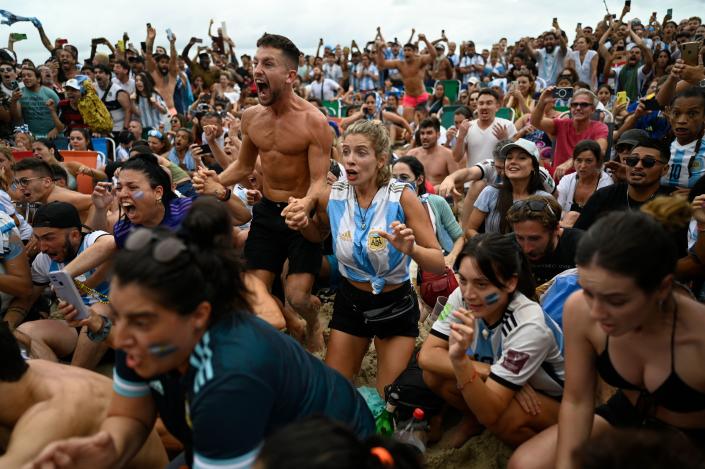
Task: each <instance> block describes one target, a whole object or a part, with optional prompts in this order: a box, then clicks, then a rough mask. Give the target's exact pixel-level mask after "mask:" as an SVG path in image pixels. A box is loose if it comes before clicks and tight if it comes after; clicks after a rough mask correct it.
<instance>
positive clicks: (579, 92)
mask: <svg viewBox="0 0 705 469" xmlns="http://www.w3.org/2000/svg"><path fill="white" fill-rule="evenodd" d="M582 94H584V95H585V96H588V97H589V98H590V100H591V101H592V105H593V106H597V101H598V99H597V95H596V94H595V93H593V92H592V91H590V90H586V89H585V88H580V89H579V90H575V93H573V99H575V98H577V97H578V96H580V95H582ZM571 101H572V100H571Z"/></svg>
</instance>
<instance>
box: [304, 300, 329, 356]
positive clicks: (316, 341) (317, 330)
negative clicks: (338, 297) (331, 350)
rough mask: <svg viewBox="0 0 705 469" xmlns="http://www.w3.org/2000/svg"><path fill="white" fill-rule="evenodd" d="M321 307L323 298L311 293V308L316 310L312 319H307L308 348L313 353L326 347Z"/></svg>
mask: <svg viewBox="0 0 705 469" xmlns="http://www.w3.org/2000/svg"><path fill="white" fill-rule="evenodd" d="M320 308H321V300H320V299H319V298H318V297H317V296H316V295H311V309H312V310H313V311H314V316H313V317H312V318H311V320H310V321H306V350H308V351H309V352H311V353H318V352H322V351H323V348H324V347H325V342H324V340H323V326H321V321H320V319H319V318H318V311H319V310H320Z"/></svg>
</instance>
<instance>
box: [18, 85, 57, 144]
mask: <svg viewBox="0 0 705 469" xmlns="http://www.w3.org/2000/svg"><path fill="white" fill-rule="evenodd" d="M49 99H53V100H54V108H55V109H58V105H59V95H57V94H56V93H55V92H54V90H50V89H49V88H47V87H46V86H42V87H40V88H39V91H36V92H34V91H30V90H28V89H27V88H24V89H23V90H22V97H21V98H20V105H21V106H22V119H24V122H25V124H27V125H28V126H29V130H30V132H32V134H33V135H34V136H35V137H37V138H41V137H46V135H47V134H48V133H49V131H50V130H51V129H53V128H54V121H53V120H51V113H50V112H49V109H48V108H47V105H46V102H47V100H49Z"/></svg>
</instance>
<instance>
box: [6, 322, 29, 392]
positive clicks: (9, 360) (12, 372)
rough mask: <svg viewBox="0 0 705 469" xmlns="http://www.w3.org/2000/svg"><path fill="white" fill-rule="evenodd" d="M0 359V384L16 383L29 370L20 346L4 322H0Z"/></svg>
mask: <svg viewBox="0 0 705 469" xmlns="http://www.w3.org/2000/svg"><path fill="white" fill-rule="evenodd" d="M0 357H2V360H0V382H6V383H7V382H10V383H13V382H17V381H19V380H20V379H21V378H22V376H23V375H24V374H25V372H26V371H27V370H28V369H29V365H27V362H26V361H25V360H24V359H23V358H22V354H21V353H20V346H19V345H18V344H17V340H15V336H14V335H12V332H11V331H10V326H9V325H8V324H7V323H6V322H5V321H0Z"/></svg>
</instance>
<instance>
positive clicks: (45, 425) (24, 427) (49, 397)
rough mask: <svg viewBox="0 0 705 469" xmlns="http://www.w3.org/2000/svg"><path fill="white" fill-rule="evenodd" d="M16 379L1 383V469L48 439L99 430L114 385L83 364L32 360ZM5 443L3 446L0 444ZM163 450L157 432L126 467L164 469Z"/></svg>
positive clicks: (35, 451) (19, 460)
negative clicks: (5, 432)
mask: <svg viewBox="0 0 705 469" xmlns="http://www.w3.org/2000/svg"><path fill="white" fill-rule="evenodd" d="M28 364H29V370H27V371H26V372H25V374H24V375H23V376H22V378H21V379H20V380H19V381H17V382H0V392H1V393H2V396H3V400H6V402H12V403H13V405H11V406H10V405H4V406H0V428H3V429H5V430H9V431H10V432H11V434H10V439H9V442H6V443H7V445H6V446H7V449H6V452H5V454H3V455H2V456H0V468H2V469H5V468H8V469H9V468H17V467H21V466H22V465H23V464H26V463H27V462H29V461H31V460H32V459H33V458H34V457H36V456H37V454H39V452H40V451H41V450H42V449H44V448H45V447H46V446H47V445H48V444H49V443H50V442H52V441H56V440H61V439H65V438H69V437H72V436H87V435H91V434H93V433H95V432H97V431H98V430H99V429H100V425H101V423H102V422H103V420H104V419H105V417H106V414H107V410H108V405H109V404H110V399H111V397H112V384H111V381H110V379H108V378H106V377H105V376H102V375H99V374H97V373H93V372H91V371H88V370H85V369H83V368H78V367H73V366H66V365H60V364H58V363H51V362H47V361H44V360H30V361H29V362H28ZM0 446H4V445H0ZM167 462H168V461H167V457H166V452H165V451H164V447H163V446H162V443H161V441H160V440H159V437H158V436H157V433H156V432H155V431H152V433H151V434H150V436H149V437H148V439H147V442H146V443H145V445H144V446H143V447H142V449H141V450H140V452H139V453H138V454H137V456H136V457H135V458H134V459H133V460H132V461H131V462H130V463H129V464H128V465H127V466H126V467H130V468H146V467H165V466H166V464H167Z"/></svg>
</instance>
